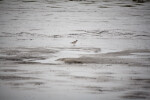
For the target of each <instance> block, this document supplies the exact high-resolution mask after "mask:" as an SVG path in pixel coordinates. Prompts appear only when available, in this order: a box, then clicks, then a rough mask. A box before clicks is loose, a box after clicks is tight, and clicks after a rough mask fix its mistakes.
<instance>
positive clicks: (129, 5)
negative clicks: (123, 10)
mask: <svg viewBox="0 0 150 100" xmlns="http://www.w3.org/2000/svg"><path fill="white" fill-rule="evenodd" d="M120 7H135V6H133V5H121V6H120Z"/></svg>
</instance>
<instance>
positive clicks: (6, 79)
mask: <svg viewBox="0 0 150 100" xmlns="http://www.w3.org/2000/svg"><path fill="white" fill-rule="evenodd" d="M32 79H36V78H33V77H22V76H2V75H1V76H0V80H5V81H11V80H32Z"/></svg>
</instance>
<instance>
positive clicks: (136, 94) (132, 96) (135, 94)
mask: <svg viewBox="0 0 150 100" xmlns="http://www.w3.org/2000/svg"><path fill="white" fill-rule="evenodd" d="M147 96H149V93H147V92H143V91H136V92H132V93H127V94H126V95H125V96H122V97H123V98H125V99H146V98H147Z"/></svg>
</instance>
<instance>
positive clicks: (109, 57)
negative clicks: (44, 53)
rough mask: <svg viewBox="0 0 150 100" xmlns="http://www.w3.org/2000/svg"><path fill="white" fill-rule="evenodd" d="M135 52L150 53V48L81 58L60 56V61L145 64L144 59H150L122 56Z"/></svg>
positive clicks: (68, 62)
mask: <svg viewBox="0 0 150 100" xmlns="http://www.w3.org/2000/svg"><path fill="white" fill-rule="evenodd" d="M133 53H150V50H124V51H120V52H111V53H105V54H97V55H91V56H82V57H79V58H60V59H58V61H64V62H65V63H67V64H83V63H97V64H128V65H138V64H143V60H149V59H148V58H147V59H146V58H145V59H140V58H121V57H122V56H129V55H133Z"/></svg>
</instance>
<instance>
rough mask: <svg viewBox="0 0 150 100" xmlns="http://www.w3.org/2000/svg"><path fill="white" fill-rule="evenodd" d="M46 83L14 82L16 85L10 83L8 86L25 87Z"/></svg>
mask: <svg viewBox="0 0 150 100" xmlns="http://www.w3.org/2000/svg"><path fill="white" fill-rule="evenodd" d="M43 84H44V82H24V83H22V82H14V83H12V82H11V83H8V85H11V86H24V85H43Z"/></svg>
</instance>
